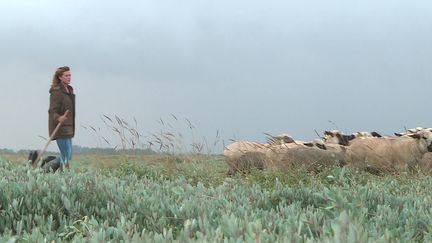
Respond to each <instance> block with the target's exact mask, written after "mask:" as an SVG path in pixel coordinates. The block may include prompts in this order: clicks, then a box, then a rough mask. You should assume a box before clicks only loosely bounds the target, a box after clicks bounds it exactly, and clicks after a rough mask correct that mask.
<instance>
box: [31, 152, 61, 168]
mask: <svg viewBox="0 0 432 243" xmlns="http://www.w3.org/2000/svg"><path fill="white" fill-rule="evenodd" d="M38 156H39V152H38V151H36V150H34V151H30V154H29V156H28V161H29V163H30V165H32V166H37V164H36V163H37V162H36V159H37V157H38ZM60 167H61V161H60V158H59V157H56V156H52V155H49V156H47V157H45V158H44V159H42V164H41V168H42V170H43V171H44V172H49V171H52V172H55V171H57V170H58V169H59V168H60Z"/></svg>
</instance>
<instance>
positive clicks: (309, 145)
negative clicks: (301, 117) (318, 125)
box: [303, 142, 313, 147]
mask: <svg viewBox="0 0 432 243" xmlns="http://www.w3.org/2000/svg"><path fill="white" fill-rule="evenodd" d="M303 144H304V145H305V146H308V147H313V143H311V142H309V143H303Z"/></svg>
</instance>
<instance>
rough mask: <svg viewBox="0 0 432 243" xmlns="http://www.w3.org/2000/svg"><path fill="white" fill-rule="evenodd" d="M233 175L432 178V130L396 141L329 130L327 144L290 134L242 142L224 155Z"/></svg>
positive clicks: (324, 140) (409, 133)
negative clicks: (340, 170) (343, 169)
mask: <svg viewBox="0 0 432 243" xmlns="http://www.w3.org/2000/svg"><path fill="white" fill-rule="evenodd" d="M224 157H225V161H226V162H227V164H228V165H229V168H230V169H229V174H234V173H236V172H238V171H245V170H246V171H247V170H249V169H251V168H257V169H266V168H273V169H276V170H281V169H290V168H304V169H306V170H308V171H311V172H319V171H320V170H322V169H324V168H328V167H330V166H335V165H336V166H347V167H350V168H352V169H355V170H365V171H368V172H371V173H374V174H383V173H406V172H414V173H419V172H420V173H423V174H430V173H432V128H421V127H417V128H412V129H408V130H407V131H405V132H402V133H395V136H381V135H380V134H378V133H377V132H356V133H353V134H349V135H348V134H343V133H342V132H340V131H338V130H333V131H325V132H324V137H322V139H315V140H313V141H311V142H304V141H298V140H294V139H293V138H292V137H291V136H289V135H288V134H281V135H279V136H270V135H269V141H268V142H267V143H257V142H249V141H237V142H234V143H232V144H230V145H228V146H227V147H226V148H225V150H224Z"/></svg>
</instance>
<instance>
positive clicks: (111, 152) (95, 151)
mask: <svg viewBox="0 0 432 243" xmlns="http://www.w3.org/2000/svg"><path fill="white" fill-rule="evenodd" d="M72 151H73V153H74V154H109V155H116V154H137V155H143V154H156V152H155V151H153V150H151V149H149V148H147V149H126V150H118V149H114V148H89V147H83V146H79V145H73V146H72ZM29 152H30V149H20V150H17V151H14V150H12V149H7V148H3V149H0V154H23V155H27V154H28V153H29ZM48 153H50V154H51V153H52V152H48Z"/></svg>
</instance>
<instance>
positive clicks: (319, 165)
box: [267, 146, 346, 172]
mask: <svg viewBox="0 0 432 243" xmlns="http://www.w3.org/2000/svg"><path fill="white" fill-rule="evenodd" d="M267 163H269V162H267ZM270 163H272V166H273V167H275V168H277V169H280V170H286V169H293V168H294V169H297V168H303V169H306V170H307V171H309V172H319V171H322V170H323V169H324V168H328V167H331V166H335V165H336V166H344V165H345V164H346V156H345V154H344V153H343V152H335V151H331V150H324V149H320V148H317V147H307V146H298V147H295V148H291V149H287V150H286V151H285V152H284V153H279V154H273V157H272V158H271V161H270Z"/></svg>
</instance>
